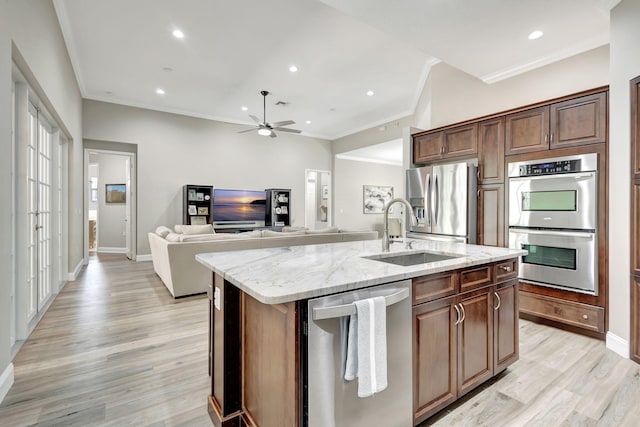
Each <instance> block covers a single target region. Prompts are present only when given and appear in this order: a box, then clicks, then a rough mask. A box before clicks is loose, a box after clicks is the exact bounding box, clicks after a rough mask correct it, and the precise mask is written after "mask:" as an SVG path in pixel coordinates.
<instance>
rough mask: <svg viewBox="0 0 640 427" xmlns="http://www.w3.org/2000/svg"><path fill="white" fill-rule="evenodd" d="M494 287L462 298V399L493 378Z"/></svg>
mask: <svg viewBox="0 0 640 427" xmlns="http://www.w3.org/2000/svg"><path fill="white" fill-rule="evenodd" d="M492 301H493V286H489V287H485V288H482V289H479V290H476V291H472V292H467V293H465V294H462V295H461V296H460V297H459V304H458V307H459V308H460V311H461V312H462V313H461V318H460V320H459V322H458V330H457V333H458V397H460V396H462V395H464V394H466V393H468V392H469V391H471V390H473V389H474V388H475V387H477V386H478V385H480V384H482V383H483V382H485V381H486V380H488V379H489V378H491V377H492V376H493V305H492Z"/></svg>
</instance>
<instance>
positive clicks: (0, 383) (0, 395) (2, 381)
mask: <svg viewBox="0 0 640 427" xmlns="http://www.w3.org/2000/svg"><path fill="white" fill-rule="evenodd" d="M12 385H13V363H9V366H7V369H5V370H4V372H3V373H2V375H0V403H2V401H3V400H4V398H5V397H6V396H7V393H9V389H10V388H11V386H12Z"/></svg>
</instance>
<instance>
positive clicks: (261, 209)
mask: <svg viewBox="0 0 640 427" xmlns="http://www.w3.org/2000/svg"><path fill="white" fill-rule="evenodd" d="M266 205H267V193H266V192H265V191H247V190H221V189H218V188H216V189H214V190H213V221H214V222H222V221H263V222H264V217H265V212H266Z"/></svg>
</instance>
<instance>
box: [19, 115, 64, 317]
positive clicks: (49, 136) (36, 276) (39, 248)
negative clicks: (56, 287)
mask: <svg viewBox="0 0 640 427" xmlns="http://www.w3.org/2000/svg"><path fill="white" fill-rule="evenodd" d="M52 140H53V131H52V128H51V126H50V125H49V124H48V123H47V121H46V120H45V119H44V118H43V117H41V116H40V114H39V112H38V110H37V109H36V108H35V107H34V106H33V105H32V104H29V137H28V139H27V170H26V172H27V173H26V175H27V188H26V190H27V194H26V198H27V218H28V219H27V224H28V232H27V236H28V240H27V262H28V267H27V288H28V292H29V300H28V301H29V305H28V310H27V319H28V320H29V321H31V320H32V319H33V318H34V317H35V316H36V315H37V314H38V313H39V312H40V311H41V310H42V308H43V306H44V305H45V304H46V302H47V301H48V300H49V298H50V297H51V296H52V295H53V286H52V285H53V277H52V276H53V275H52V273H53V268H52V267H53V266H52V249H53V239H52V213H53V207H52V200H53V196H54V194H53V177H52V172H53V169H54V168H53V161H52V160H53V154H54V151H53V147H52V145H53V144H52V142H53V141H52ZM56 166H57V165H56ZM56 169H57V167H56Z"/></svg>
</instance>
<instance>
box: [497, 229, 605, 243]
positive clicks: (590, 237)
mask: <svg viewBox="0 0 640 427" xmlns="http://www.w3.org/2000/svg"><path fill="white" fill-rule="evenodd" d="M509 233H517V234H538V235H543V236H563V237H577V238H579V239H585V240H593V236H594V234H595V233H590V232H582V233H581V232H573V233H572V232H570V231H539V230H521V229H515V228H510V229H509Z"/></svg>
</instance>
